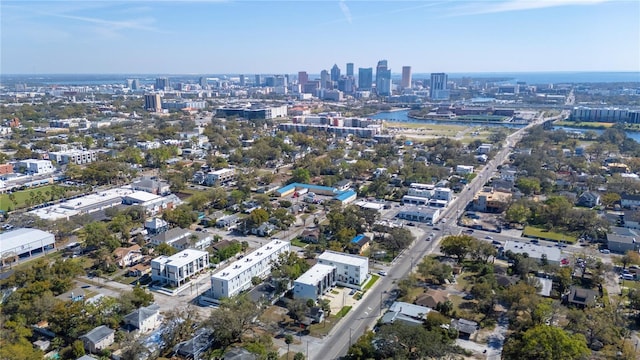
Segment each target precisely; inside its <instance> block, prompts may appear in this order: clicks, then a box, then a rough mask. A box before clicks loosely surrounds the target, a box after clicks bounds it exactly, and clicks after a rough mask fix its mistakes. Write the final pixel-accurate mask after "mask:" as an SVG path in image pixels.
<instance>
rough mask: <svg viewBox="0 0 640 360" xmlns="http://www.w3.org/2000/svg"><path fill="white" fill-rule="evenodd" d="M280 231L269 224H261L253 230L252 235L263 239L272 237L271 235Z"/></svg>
mask: <svg viewBox="0 0 640 360" xmlns="http://www.w3.org/2000/svg"><path fill="white" fill-rule="evenodd" d="M277 230H278V227H277V226H275V225H273V224H272V223H269V222H264V223H262V224H260V226H258V227H256V228H253V229H251V233H252V234H253V235H258V236H262V237H267V236H271V234H273V233H275V232H276V231H277Z"/></svg>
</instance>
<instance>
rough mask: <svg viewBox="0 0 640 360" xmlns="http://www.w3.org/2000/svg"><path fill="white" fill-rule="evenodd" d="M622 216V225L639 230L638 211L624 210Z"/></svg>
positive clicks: (639, 216) (639, 219)
mask: <svg viewBox="0 0 640 360" xmlns="http://www.w3.org/2000/svg"><path fill="white" fill-rule="evenodd" d="M623 213H624V215H623V216H622V226H624V227H626V228H629V229H636V230H640V211H636V210H625V211H624V212H623Z"/></svg>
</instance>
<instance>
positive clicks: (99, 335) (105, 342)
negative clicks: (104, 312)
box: [80, 325, 116, 353]
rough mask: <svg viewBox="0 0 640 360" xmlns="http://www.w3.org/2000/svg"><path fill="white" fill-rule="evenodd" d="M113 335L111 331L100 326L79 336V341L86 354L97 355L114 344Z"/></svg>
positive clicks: (113, 332)
mask: <svg viewBox="0 0 640 360" xmlns="http://www.w3.org/2000/svg"><path fill="white" fill-rule="evenodd" d="M115 333H116V332H115V331H114V330H113V329H110V328H108V327H106V326H104V325H101V326H98V327H96V328H94V329H93V330H91V331H89V332H88V333H86V334H84V335H82V336H80V340H82V344H83V345H84V348H85V349H86V350H87V351H88V352H90V353H97V352H100V350H102V349H106V348H107V347H109V346H111V344H113V343H114V341H115Z"/></svg>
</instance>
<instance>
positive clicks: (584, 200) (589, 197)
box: [577, 191, 600, 208]
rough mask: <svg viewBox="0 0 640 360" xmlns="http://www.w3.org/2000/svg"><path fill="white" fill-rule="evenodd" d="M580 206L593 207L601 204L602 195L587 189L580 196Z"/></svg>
mask: <svg viewBox="0 0 640 360" xmlns="http://www.w3.org/2000/svg"><path fill="white" fill-rule="evenodd" d="M577 205H578V206H584V207H588V208H592V207H595V206H599V205H600V195H599V194H597V193H595V192H593V191H585V192H583V193H582V194H581V195H580V197H578V203H577Z"/></svg>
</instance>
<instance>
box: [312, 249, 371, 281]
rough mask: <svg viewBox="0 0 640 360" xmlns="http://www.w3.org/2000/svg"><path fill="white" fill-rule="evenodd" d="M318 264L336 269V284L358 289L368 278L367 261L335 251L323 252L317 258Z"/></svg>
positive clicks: (362, 257) (360, 257)
mask: <svg viewBox="0 0 640 360" xmlns="http://www.w3.org/2000/svg"><path fill="white" fill-rule="evenodd" d="M318 263H319V264H323V265H330V266H333V267H335V268H336V274H335V280H336V284H338V285H342V286H346V287H349V288H353V289H358V290H359V289H360V288H361V286H362V285H363V284H364V282H365V281H366V280H367V277H368V276H369V259H368V258H366V257H364V256H359V255H351V254H345V253H340V252H336V251H329V250H327V251H325V252H323V253H322V254H321V255H320V256H318Z"/></svg>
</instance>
